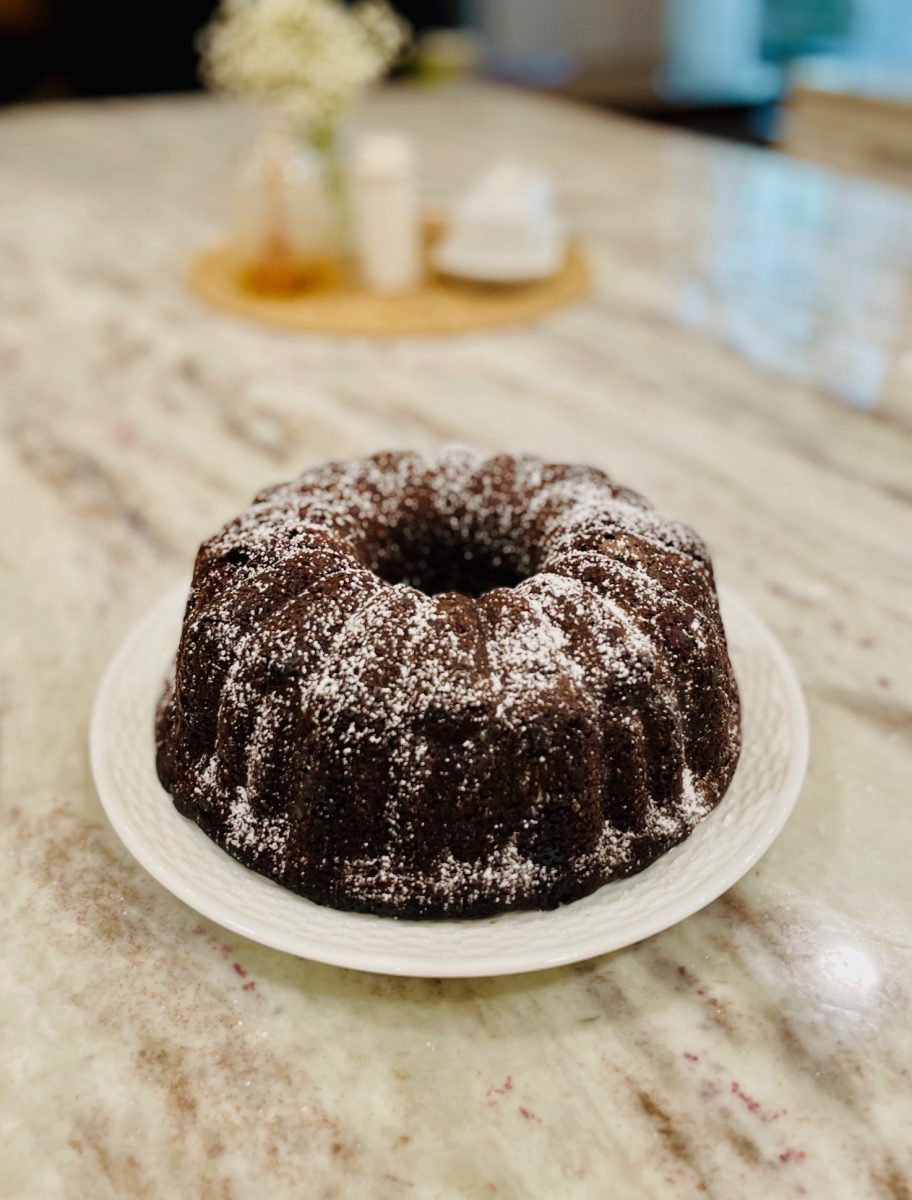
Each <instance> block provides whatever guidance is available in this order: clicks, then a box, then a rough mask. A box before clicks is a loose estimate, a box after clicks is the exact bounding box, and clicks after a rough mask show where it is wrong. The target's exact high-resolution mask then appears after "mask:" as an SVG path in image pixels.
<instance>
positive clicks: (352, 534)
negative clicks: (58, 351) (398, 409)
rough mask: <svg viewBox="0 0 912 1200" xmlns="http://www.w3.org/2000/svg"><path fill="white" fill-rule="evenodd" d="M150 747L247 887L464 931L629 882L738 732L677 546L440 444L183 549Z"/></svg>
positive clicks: (531, 475)
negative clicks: (193, 551)
mask: <svg viewBox="0 0 912 1200" xmlns="http://www.w3.org/2000/svg"><path fill="white" fill-rule="evenodd" d="M156 735H157V746H158V756H157V765H158V774H159V778H160V779H161V782H162V784H163V785H164V786H165V788H167V789H168V791H169V792H170V793H171V794H172V796H173V798H174V803H175V804H176V806H177V808H178V809H179V811H180V812H182V813H183V814H184V815H185V816H187V817H190V818H191V819H192V820H194V821H195V822H196V823H197V824H198V825H199V826H200V827H201V828H202V829H203V830H204V831H205V832H206V833H207V834H208V835H209V836H210V837H211V838H213V839H214V840H215V841H216V842H218V844H219V845H220V846H222V847H223V848H224V849H225V850H227V851H228V853H229V854H231V855H233V856H234V857H235V858H237V859H238V860H240V862H242V863H244V864H245V865H246V866H248V867H250V868H252V869H253V870H254V871H258V872H260V873H261V874H263V875H267V876H269V877H270V878H271V879H274V880H276V881H277V882H278V883H280V884H282V885H284V886H285V887H287V888H291V889H293V890H294V891H296V892H300V893H301V894H302V895H304V896H308V897H309V898H310V899H312V900H315V901H317V902H318V903H321V904H328V905H333V906H335V907H337V908H343V909H353V910H357V911H360V912H368V913H380V914H384V915H390V916H398V917H413V918H422V917H478V916H483V915H487V914H491V913H497V912H504V911H506V910H508V909H531V908H542V909H544V908H552V907H554V906H556V905H558V904H561V903H564V902H567V901H570V900H575V899H578V898H579V897H581V896H585V895H587V894H588V893H590V892H592V891H594V889H596V888H597V887H599V886H600V885H601V884H603V883H605V882H606V881H607V880H610V879H616V878H619V877H621V876H626V875H631V874H633V873H634V872H636V871H641V870H643V868H644V867H646V866H648V865H649V864H650V863H651V862H653V861H654V860H655V859H656V858H658V857H659V855H661V854H663V853H665V851H667V850H668V849H669V848H670V847H672V846H674V845H675V844H676V843H678V842H680V841H681V840H682V839H683V838H685V837H687V835H688V834H689V833H690V832H691V830H692V829H693V828H694V826H695V825H696V823H697V822H698V821H699V820H700V819H701V817H703V816H705V814H706V813H708V812H709V811H710V809H712V807H713V806H714V805H715V804H716V803H717V802H718V801H719V800H720V799H721V797H722V795H723V793H724V792H725V789H726V788H727V787H728V784H729V781H730V780H731V777H732V774H733V772H734V769H735V765H736V763H737V760H738V752H739V740H740V722H739V704H738V692H737V688H736V685H735V680H734V676H733V674H732V668H731V664H730V662H729V658H728V651H727V647H726V642H725V634H724V631H723V628H722V622H721V619H720V616H719V608H718V602H717V598H716V591H715V587H714V584H713V572H712V567H711V565H710V561H709V558H708V555H707V552H706V548H705V547H704V545H703V543H702V542H701V541H700V540H699V538H697V537H696V536H695V535H694V534H693V533H692V532H691V531H690V530H689V529H687V528H686V527H685V526H683V525H680V524H678V523H677V522H674V521H670V520H667V519H666V518H665V517H663V516H660V515H659V514H658V513H657V512H656V511H655V510H654V509H653V508H651V507H650V505H649V504H648V503H647V502H646V501H645V500H644V499H643V498H642V497H641V496H638V495H637V494H636V493H634V492H631V491H628V490H627V489H626V488H622V487H618V486H617V485H616V484H614V483H612V481H611V480H610V479H609V478H608V477H607V476H606V475H604V474H603V473H602V472H601V471H598V470H595V469H593V468H591V467H584V466H557V465H553V464H551V463H546V462H542V461H540V460H539V459H537V458H532V457H526V456H523V457H512V456H507V455H501V456H498V457H495V458H489V459H482V458H481V457H479V456H478V455H476V454H475V453H473V452H471V451H467V450H462V449H455V450H448V451H445V452H444V453H442V454H441V455H439V456H438V457H436V458H434V459H432V460H430V461H428V460H425V459H422V458H421V457H419V456H418V455H416V454H412V453H389V454H378V455H375V456H374V457H372V458H368V459H365V460H362V461H357V462H337V463H330V464H329V465H327V466H324V467H319V468H317V469H315V470H311V471H307V472H306V473H305V474H303V475H302V476H301V477H300V478H299V479H297V480H295V481H294V482H293V483H287V484H283V485H281V486H279V487H275V488H270V489H269V490H267V491H265V492H262V493H260V495H259V496H257V497H256V499H255V500H254V502H253V504H252V506H251V507H250V508H249V509H247V511H246V512H244V513H242V514H241V515H240V516H239V517H237V518H236V519H235V520H234V521H232V522H231V523H230V524H229V525H227V526H226V527H225V528H224V529H223V530H222V531H221V532H220V533H218V534H216V535H215V537H213V538H211V539H210V540H209V541H208V542H206V543H205V544H204V545H203V546H202V547H201V549H200V551H199V554H198V556H197V559H196V567H195V570H194V574H193V585H192V588H191V591H190V597H189V600H188V603H187V610H186V615H185V618H184V626H183V633H182V636H181V640H180V647H179V649H178V652H177V661H176V664H175V671H174V677H173V679H172V680H171V681H169V682H168V684H167V685H166V688H165V693H164V695H163V697H162V700H161V704H160V707H159V712H158V718H157V728H156Z"/></svg>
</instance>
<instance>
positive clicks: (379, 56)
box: [202, 0, 408, 139]
mask: <svg viewBox="0 0 912 1200" xmlns="http://www.w3.org/2000/svg"><path fill="white" fill-rule="evenodd" d="M407 40H408V31H407V27H406V26H405V24H404V23H403V22H402V21H401V20H400V19H399V17H397V16H396V15H395V14H394V13H393V12H392V10H391V9H390V8H388V7H387V5H386V4H385V3H383V2H382V0H368V2H366V3H361V4H358V5H356V6H355V7H353V8H347V7H346V6H344V5H343V4H341V3H339V0H222V5H221V8H220V9H219V11H218V13H217V14H216V16H215V18H214V19H213V21H212V23H211V24H210V25H209V27H208V28H207V29H206V30H205V32H204V34H203V39H202V47H203V73H204V78H205V80H206V82H207V83H208V84H210V86H212V87H215V88H218V89H220V90H222V91H226V92H233V93H236V94H239V95H246V96H250V97H252V98H253V99H255V100H258V101H260V102H262V103H265V104H269V105H272V106H273V107H275V108H277V109H279V110H280V111H281V112H283V113H284V114H285V115H286V116H287V117H288V119H289V120H290V121H291V122H292V123H293V125H294V126H295V127H296V128H297V129H299V130H300V132H302V133H304V134H306V135H307V136H309V137H313V138H316V139H319V138H322V137H326V136H328V135H329V134H330V132H331V130H332V128H333V126H334V125H335V124H336V123H337V122H338V120H339V118H340V117H341V116H342V114H343V113H344V112H345V111H346V109H348V108H349V107H351V105H352V104H353V103H354V102H355V100H357V98H358V97H359V96H360V95H361V93H362V92H364V91H365V90H366V89H367V88H368V87H370V86H371V84H373V83H375V82H376V81H377V80H378V79H381V78H382V77H383V76H384V75H385V74H386V72H387V71H388V70H389V68H390V66H391V65H392V63H393V62H394V61H395V59H396V58H397V56H398V55H399V54H400V53H401V51H402V49H403V47H404V46H405V45H406V43H407Z"/></svg>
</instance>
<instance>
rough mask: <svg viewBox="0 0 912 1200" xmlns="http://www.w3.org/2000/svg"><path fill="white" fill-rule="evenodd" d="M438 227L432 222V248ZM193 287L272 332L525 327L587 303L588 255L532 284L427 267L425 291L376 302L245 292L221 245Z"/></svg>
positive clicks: (348, 290) (347, 287) (195, 275)
mask: <svg viewBox="0 0 912 1200" xmlns="http://www.w3.org/2000/svg"><path fill="white" fill-rule="evenodd" d="M438 228H439V227H437V226H436V225H434V224H430V223H429V227H428V236H427V245H428V247H430V245H432V243H433V239H434V237H435V236H436V234H437V232H438ZM190 284H191V287H192V288H193V290H194V291H195V292H196V293H197V294H198V295H199V296H200V297H202V299H203V300H205V301H206V302H207V303H209V304H211V305H212V306H213V307H215V308H220V309H223V310H224V311H225V312H229V313H233V314H234V315H235V316H238V317H246V318H247V319H249V320H252V321H260V322H262V323H264V324H266V325H278V326H282V327H283V328H286V329H301V330H309V331H311V332H314V333H329V334H342V335H344V334H349V335H360V336H365V337H402V336H409V335H411V336H414V335H419V336H420V335H434V334H448V333H468V332H471V331H473V330H482V329H494V328H497V327H499V326H504V325H525V324H528V323H530V322H532V321H536V320H538V319H539V318H541V317H543V316H545V315H547V314H548V313H549V312H552V311H553V310H554V309H557V308H562V307H563V306H564V305H565V304H570V303H571V302H572V301H574V300H578V299H580V298H581V297H582V296H585V295H586V293H587V292H588V291H589V287H590V277H589V270H588V267H587V265H586V260H585V258H584V256H583V253H582V251H581V250H580V248H579V246H577V245H575V244H571V245H570V247H569V249H568V252H567V257H566V260H565V262H564V265H563V267H562V268H561V270H560V271H558V273H557V274H556V275H553V276H551V277H550V278H549V279H543V280H538V281H536V282H533V283H522V284H480V283H469V282H464V281H462V280H457V279H452V278H449V277H444V276H441V275H437V274H435V273H434V272H433V271H432V270H431V269H430V267H428V271H427V278H426V280H425V282H424V284H423V285H422V287H421V288H419V289H418V290H417V291H414V292H410V293H408V294H406V295H397V296H382V295H376V294H374V293H371V292H366V291H364V290H363V289H362V288H360V287H358V286H357V284H356V283H354V282H351V281H346V280H345V279H342V278H339V279H336V280H334V281H327V282H325V283H324V284H323V285H322V286H319V285H318V286H315V287H314V288H313V289H312V290H309V291H304V292H301V293H298V294H294V295H288V296H275V295H268V294H264V293H262V292H257V291H254V290H252V289H250V288H249V287H246V286H245V285H244V282H243V280H242V278H241V275H240V273H239V272H238V269H237V264H236V262H235V261H234V259H233V257H232V255H231V253H230V251H229V250H228V249H227V248H226V247H224V246H215V247H213V248H211V249H209V250H204V251H203V252H202V253H201V254H199V255H198V256H197V258H195V259H194V260H193V262H192V263H191V265H190Z"/></svg>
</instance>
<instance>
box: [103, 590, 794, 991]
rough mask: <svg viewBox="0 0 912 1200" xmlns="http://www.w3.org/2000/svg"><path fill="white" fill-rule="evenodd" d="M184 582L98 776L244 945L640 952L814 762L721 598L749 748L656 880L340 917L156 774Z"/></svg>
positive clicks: (468, 963)
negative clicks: (634, 947)
mask: <svg viewBox="0 0 912 1200" xmlns="http://www.w3.org/2000/svg"><path fill="white" fill-rule="evenodd" d="M186 593H187V589H186V586H182V587H180V588H178V589H176V590H175V591H173V592H171V593H169V594H168V595H167V596H165V597H164V598H163V599H162V600H161V601H160V602H159V603H158V604H157V605H156V606H155V608H153V609H152V611H151V612H150V613H149V614H148V615H147V616H146V618H145V619H144V620H143V621H142V622H141V623H140V624H139V625H138V626H137V627H136V628H135V629H134V630H133V632H132V633H131V634H130V635H129V637H128V638H127V639H126V641H125V642H124V643H123V645H122V646H121V647H120V650H119V651H118V652H117V654H116V655H115V657H114V659H113V660H112V662H111V664H110V666H109V667H108V670H107V672H106V674H105V677H104V679H103V680H102V683H101V687H100V688H99V691H98V695H97V697H96V701H95V710H94V713H93V717H92V733H91V753H92V769H93V772H94V775H95V783H96V786H97V788H98V794H99V796H100V797H101V802H102V804H103V805H104V808H105V811H106V812H107V814H108V817H109V819H110V821H111V824H112V825H113V826H114V829H115V830H116V831H117V833H118V835H119V836H120V838H121V840H122V841H123V842H124V845H125V846H126V847H127V849H128V850H129V851H130V852H131V853H132V854H133V855H134V856H135V857H136V858H137V859H138V861H139V862H140V863H141V864H142V865H143V866H144V867H145V868H146V870H147V871H148V872H149V873H150V874H151V875H152V876H154V878H155V879H157V880H158V882H159V883H161V884H162V885H163V886H164V887H166V888H168V890H169V891H171V892H173V893H174V895H175V896H178V897H179V898H180V899H181V900H183V901H184V902H185V903H187V904H189V905H190V906H191V908H194V909H195V910H196V911H197V912H199V913H202V915H203V916H205V917H208V918H209V919H210V920H212V921H216V922H218V923H219V924H220V925H224V926H225V927H226V928H228V929H232V930H234V931H235V932H236V933H240V934H243V935H244V936H245V937H249V938H252V939H253V940H254V941H257V942H262V943H263V944H264V945H267V946H273V947H275V948H276V949H278V950H285V951H288V953H290V954H297V955H300V956H301V957H303V958H312V959H317V960H318V961H320V962H326V963H334V964H336V965H338V966H342V967H356V968H359V969H360V970H363V971H380V972H387V973H390V974H399V975H426V976H473V975H509V974H513V973H515V972H519V971H532V970H538V969H541V968H544V967H555V966H558V965H560V964H562V963H569V962H577V961H579V960H580V959H585V958H591V957H593V956H594V955H597V954H604V953H606V952H607V951H609V950H616V949H618V948H619V947H621V946H627V945H629V944H630V943H631V942H638V941H641V940H642V939H643V938H646V937H649V936H650V935H651V934H654V933H658V932H659V930H661V929H666V928H667V927H668V926H669V925H674V924H675V923H676V922H678V921H680V920H682V919H683V918H684V917H688V916H690V915H691V914H692V913H695V912H697V911H698V910H699V909H701V908H703V907H704V906H705V905H706V904H708V903H709V902H710V901H711V900H714V899H715V898H716V897H717V896H719V895H720V894H721V893H722V892H724V891H725V890H726V889H727V888H730V887H731V886H732V884H734V883H735V882H736V881H737V880H738V879H740V878H741V876H742V875H744V874H745V872H746V871H748V870H750V868H751V867H752V866H753V865H754V863H755V862H756V861H757V859H758V858H760V856H761V855H762V854H763V852H764V851H765V850H766V849H767V848H768V847H769V846H770V844H771V843H772V841H773V840H774V838H775V837H776V835H777V834H778V833H779V831H780V830H781V829H782V826H783V825H784V824H785V821H786V819H787V817H788V815H789V813H790V812H791V810H792V807H793V806H794V804H795V800H796V799H797V797H798V792H799V790H800V788H801V782H802V779H803V778H804V772H805V767H806V764H807V754H808V726H807V713H806V710H805V706H804V700H803V697H802V694H801V689H800V686H799V684H798V681H797V679H796V677H795V674H794V671H793V669H792V667H791V665H790V663H789V661H788V659H787V658H786V656H785V654H784V652H783V650H782V648H781V647H780V645H779V643H778V642H777V641H776V639H775V638H774V637H773V635H772V634H771V633H770V632H769V630H768V629H767V628H766V626H765V625H763V623H762V622H761V621H760V620H759V618H757V617H756V616H755V615H754V614H753V612H752V611H751V610H750V608H748V606H747V605H746V604H745V602H744V601H743V600H741V599H740V598H739V597H738V596H737V595H736V594H735V593H733V592H731V591H730V590H729V589H727V588H726V589H722V591H721V599H722V612H723V617H724V620H725V627H726V631H727V633H728V638H729V644H730V648H731V655H732V661H733V663H734V667H735V673H736V675H737V678H738V685H739V687H740V690H741V702H742V708H743V750H742V754H741V761H740V762H739V764H738V769H737V771H736V773H735V777H734V779H733V781H732V784H731V787H730V788H729V790H728V792H727V793H726V795H725V797H724V798H723V800H722V802H721V804H719V806H718V807H717V808H716V809H715V810H714V811H713V812H712V813H711V814H710V815H709V816H708V817H707V818H706V819H705V820H704V821H703V822H701V824H700V825H698V826H697V828H696V830H695V831H694V832H693V834H691V836H690V837H689V838H688V839H687V840H686V841H685V842H683V843H682V844H681V845H680V846H677V847H676V848H675V849H674V850H672V851H670V852H669V853H668V854H666V855H665V856H664V857H663V858H661V859H659V860H658V862H655V863H653V865H652V866H651V867H649V868H648V869H647V870H645V871H643V872H641V873H640V874H639V875H635V876H633V877H632V878H630V879H625V880H621V881H619V882H617V883H609V884H607V885H606V886H605V887H603V888H601V889H599V891H597V892H596V893H595V894H594V895H592V896H588V897H587V898H586V899H584V900H577V901H576V902H575V903H574V904H569V905H566V906H565V907H563V908H559V909H556V910H555V911H553V912H547V913H541V912H533V913H508V914H506V915H504V916H500V917H492V918H486V919H482V920H477V921H398V920H392V919H390V918H383V917H371V916H364V915H360V914H355V913H343V912H337V911H335V910H334V909H331V908H323V907H321V906H320V905H317V904H313V903H311V902H310V901H309V900H305V899H303V898H302V897H300V896H297V895H295V894H294V893H293V892H289V891H286V890H285V889H284V888H281V887H279V886H278V885H277V884H275V883H272V882H271V881H270V880H268V879H264V878H263V877H262V876H260V875H256V874H254V873H253V872H252V871H248V870H247V868H246V867H242V866H241V865H240V863H237V862H235V860H234V859H233V858H230V857H229V856H228V855H227V854H225V853H224V851H222V850H220V849H219V847H218V846H216V845H215V843H214V842H212V841H210V840H209V838H207V837H206V835H205V834H204V833H202V832H201V831H200V830H199V829H198V828H197V827H196V825H194V824H193V823H192V822H191V821H188V820H187V819H186V818H185V817H182V816H180V814H179V813H178V812H177V810H176V809H175V808H174V806H173V804H172V803H171V798H170V796H169V795H168V794H167V793H166V792H165V791H164V789H163V788H162V787H161V785H160V784H159V782H158V778H157V776H156V774H155V763H154V738H153V713H154V710H155V705H156V702H157V700H158V695H159V690H160V688H161V684H162V680H163V678H164V676H165V672H166V670H167V668H168V665H169V663H170V660H171V657H172V655H173V654H174V651H175V649H176V647H177V642H178V636H179V633H180V626H181V620H182V617H183V609H184V602H185V598H186Z"/></svg>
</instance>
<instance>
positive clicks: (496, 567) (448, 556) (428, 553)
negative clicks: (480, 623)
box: [371, 538, 528, 599]
mask: <svg viewBox="0 0 912 1200" xmlns="http://www.w3.org/2000/svg"><path fill="white" fill-rule="evenodd" d="M371 566H372V568H373V570H374V571H375V572H376V573H377V574H378V575H379V576H380V578H381V579H383V580H385V581H386V582H387V583H407V584H408V585H409V586H410V587H413V588H417V590H418V591H419V592H423V593H424V594H425V595H426V596H439V595H441V594H442V593H443V592H458V593H459V594H460V595H462V596H469V597H471V598H472V599H477V598H478V597H479V596H484V595H486V593H488V592H492V591H494V589H495V588H512V587H516V585H517V584H518V583H522V581H523V580H524V579H526V578H528V575H527V573H525V572H523V571H521V570H520V569H519V568H518V567H517V565H516V564H514V563H513V562H511V561H510V560H509V559H508V558H507V557H506V556H504V555H502V554H499V553H498V552H497V550H496V549H494V548H492V547H490V546H487V545H484V544H481V545H479V544H477V543H473V542H471V541H467V540H464V541H453V540H449V539H446V538H439V539H428V540H427V541H423V540H418V541H399V540H398V539H391V541H390V542H389V543H388V544H387V545H386V546H384V547H383V548H382V550H381V552H380V553H378V554H377V555H376V558H375V561H374V562H373V563H372V564H371Z"/></svg>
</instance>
